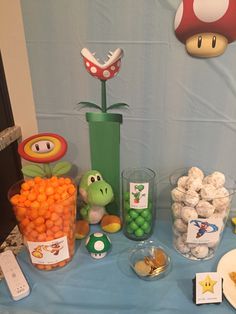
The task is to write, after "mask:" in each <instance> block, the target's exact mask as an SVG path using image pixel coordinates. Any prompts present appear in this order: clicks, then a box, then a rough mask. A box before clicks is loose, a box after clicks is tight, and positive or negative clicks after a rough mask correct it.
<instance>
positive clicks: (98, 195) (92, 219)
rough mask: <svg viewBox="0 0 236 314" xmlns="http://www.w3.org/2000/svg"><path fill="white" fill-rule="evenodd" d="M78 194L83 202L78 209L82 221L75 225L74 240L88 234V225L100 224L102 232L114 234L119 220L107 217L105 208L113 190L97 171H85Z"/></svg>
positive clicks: (110, 199) (118, 225) (119, 224)
mask: <svg viewBox="0 0 236 314" xmlns="http://www.w3.org/2000/svg"><path fill="white" fill-rule="evenodd" d="M79 193H80V196H81V198H82V200H83V202H84V206H83V207H82V208H81V209H80V216H81V218H82V219H80V220H78V221H77V223H76V238H77V239H83V238H84V237H85V236H86V235H87V234H88V232H89V224H98V223H100V224H101V227H102V229H103V230H104V231H106V232H110V233H114V232H117V231H118V230H120V228H121V222H120V218H119V217H118V216H116V215H109V214H108V213H107V212H106V208H105V206H106V205H108V204H109V203H110V202H111V201H112V200H113V197H114V194H113V190H112V187H111V185H110V184H108V183H107V182H106V181H105V180H104V179H103V177H102V175H101V173H100V172H99V171H97V170H89V171H87V172H86V173H85V174H84V175H83V176H82V178H81V181H80V185H79Z"/></svg>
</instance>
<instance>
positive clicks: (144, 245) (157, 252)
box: [128, 241, 171, 281]
mask: <svg viewBox="0 0 236 314" xmlns="http://www.w3.org/2000/svg"><path fill="white" fill-rule="evenodd" d="M128 258H129V263H130V266H131V268H132V269H133V271H134V272H135V274H136V275H137V276H138V277H139V278H141V279H143V280H148V281H150V280H156V279H161V278H163V277H165V276H166V275H167V274H168V273H169V271H170V268H171V259H170V257H169V255H168V254H167V253H166V251H165V249H164V248H163V247H162V246H159V245H156V244H155V243H154V242H153V241H144V242H141V243H139V244H138V245H137V246H136V247H135V248H134V249H132V250H131V251H130V254H129V257H128Z"/></svg>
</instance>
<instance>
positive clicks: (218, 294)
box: [196, 272, 222, 304]
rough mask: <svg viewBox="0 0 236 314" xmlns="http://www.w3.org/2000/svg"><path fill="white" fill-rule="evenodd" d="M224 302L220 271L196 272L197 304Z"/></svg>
mask: <svg viewBox="0 0 236 314" xmlns="http://www.w3.org/2000/svg"><path fill="white" fill-rule="evenodd" d="M220 302H222V278H221V277H220V275H219V274H218V273H215V272H210V273H197V274H196V304H206V303H220Z"/></svg>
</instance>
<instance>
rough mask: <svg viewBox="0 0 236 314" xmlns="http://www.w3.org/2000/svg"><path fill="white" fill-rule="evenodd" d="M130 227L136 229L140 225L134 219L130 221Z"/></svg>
mask: <svg viewBox="0 0 236 314" xmlns="http://www.w3.org/2000/svg"><path fill="white" fill-rule="evenodd" d="M129 227H130V228H131V229H132V230H134V231H135V230H137V229H138V225H137V224H136V223H135V222H134V221H132V222H131V223H130V225H129Z"/></svg>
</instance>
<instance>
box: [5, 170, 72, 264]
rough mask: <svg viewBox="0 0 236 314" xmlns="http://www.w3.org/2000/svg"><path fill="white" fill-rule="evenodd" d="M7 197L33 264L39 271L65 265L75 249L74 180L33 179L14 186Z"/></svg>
mask: <svg viewBox="0 0 236 314" xmlns="http://www.w3.org/2000/svg"><path fill="white" fill-rule="evenodd" d="M8 197H9V200H10V202H11V204H12V205H13V210H14V213H15V215H16V218H17V221H18V224H19V229H20V232H21V234H22V236H23V240H24V244H25V245H26V246H27V248H28V252H29V255H30V258H31V262H32V264H33V265H34V266H36V267H37V268H38V269H41V270H52V269H55V268H58V267H63V266H65V265H66V264H67V263H68V262H69V261H70V260H71V259H72V257H73V255H74V250H75V219H76V197H77V189H76V185H75V184H74V183H73V181H72V180H71V179H70V178H64V177H60V178H59V177H57V176H52V177H51V178H41V177H35V178H32V179H29V180H25V181H21V182H18V183H16V184H15V185H13V186H12V187H11V189H10V190H9V194H8Z"/></svg>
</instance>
